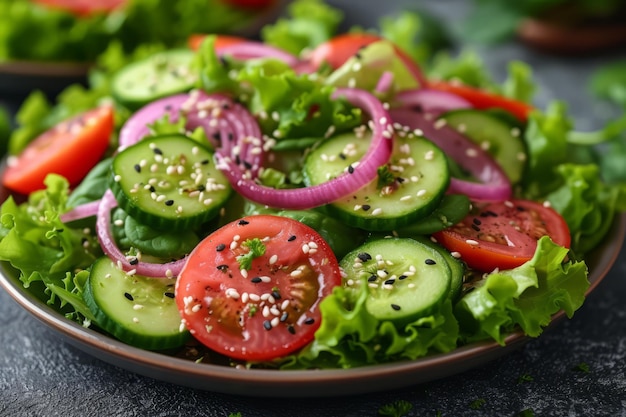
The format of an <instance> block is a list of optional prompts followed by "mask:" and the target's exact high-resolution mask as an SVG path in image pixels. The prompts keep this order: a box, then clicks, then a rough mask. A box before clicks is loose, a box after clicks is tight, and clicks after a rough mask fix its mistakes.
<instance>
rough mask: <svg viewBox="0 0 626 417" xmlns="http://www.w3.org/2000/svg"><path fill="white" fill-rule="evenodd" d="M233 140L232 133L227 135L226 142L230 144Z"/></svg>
mask: <svg viewBox="0 0 626 417" xmlns="http://www.w3.org/2000/svg"><path fill="white" fill-rule="evenodd" d="M233 139H235V136H234V135H233V134H232V133H228V141H229V142H232V141H233Z"/></svg>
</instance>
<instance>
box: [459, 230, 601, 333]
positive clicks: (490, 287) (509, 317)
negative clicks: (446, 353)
mask: <svg viewBox="0 0 626 417" xmlns="http://www.w3.org/2000/svg"><path fill="white" fill-rule="evenodd" d="M567 254H568V250H567V249H565V248H563V247H561V246H559V245H556V244H555V243H553V242H552V240H550V238H548V237H542V238H541V239H540V240H539V242H538V245H537V250H536V252H535V255H534V257H533V258H532V259H531V260H530V261H528V262H526V263H525V264H523V265H521V266H519V267H517V268H514V269H511V270H506V271H499V272H493V273H491V274H489V275H487V276H486V277H485V278H483V279H482V280H481V281H479V282H478V283H477V285H476V288H475V289H474V290H473V291H471V292H470V293H468V294H466V295H464V296H463V298H461V300H460V301H459V302H458V303H457V304H456V306H455V310H454V313H455V316H456V317H457V318H458V320H459V324H460V328H461V335H462V338H463V340H464V341H475V340H483V339H486V338H492V339H494V340H496V341H497V342H498V343H500V344H504V339H505V337H506V336H507V334H509V332H511V331H512V330H513V329H514V328H515V326H519V327H520V328H521V329H522V330H523V331H524V333H525V334H527V335H529V336H531V337H537V336H539V335H540V334H541V333H542V331H543V328H544V327H545V326H547V325H548V324H549V323H550V321H551V319H552V315H553V314H555V313H556V312H558V311H559V310H563V311H564V312H565V314H566V315H567V316H568V317H572V316H573V314H574V312H575V311H576V310H577V309H578V308H579V307H580V306H581V305H582V303H583V301H584V298H585V292H586V291H587V289H588V288H589V281H588V280H587V266H586V265H585V263H584V262H577V261H569V262H567V263H563V262H564V261H565V259H566V257H567Z"/></svg>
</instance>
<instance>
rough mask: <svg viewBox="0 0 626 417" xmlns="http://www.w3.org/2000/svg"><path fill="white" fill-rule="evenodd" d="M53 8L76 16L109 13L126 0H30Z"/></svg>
mask: <svg viewBox="0 0 626 417" xmlns="http://www.w3.org/2000/svg"><path fill="white" fill-rule="evenodd" d="M32 1H33V2H34V3H38V4H41V5H44V6H46V7H50V8H53V9H59V10H64V11H67V12H70V13H73V14H75V15H78V16H88V15H92V14H96V13H110V12H112V11H113V10H115V9H117V8H118V7H121V6H123V5H124V4H126V2H127V1H128V0H32Z"/></svg>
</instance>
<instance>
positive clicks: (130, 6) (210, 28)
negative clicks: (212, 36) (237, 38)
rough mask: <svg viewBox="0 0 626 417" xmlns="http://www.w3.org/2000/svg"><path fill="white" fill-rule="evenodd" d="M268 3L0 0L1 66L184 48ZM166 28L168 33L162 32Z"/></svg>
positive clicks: (246, 20)
mask: <svg viewBox="0 0 626 417" xmlns="http://www.w3.org/2000/svg"><path fill="white" fill-rule="evenodd" d="M275 4H276V2H275V1H273V0H188V1H184V2H172V1H152V0H2V1H0V26H1V27H2V31H1V32H0V62H2V61H19V60H28V61H58V62H64V61H70V62H93V61H94V60H95V59H96V58H97V57H98V56H99V55H100V54H101V53H102V52H103V51H105V50H106V49H107V48H109V47H121V48H123V49H124V50H125V51H127V52H129V51H132V50H135V49H137V48H144V47H145V45H146V44H147V45H151V44H162V45H166V46H168V47H173V46H176V45H181V44H184V42H185V41H186V40H187V37H188V36H189V35H190V34H192V33H196V32H199V33H233V32H237V31H240V32H241V31H244V30H245V29H246V27H247V26H248V25H250V24H251V23H254V21H255V19H257V18H258V16H259V15H262V14H263V13H265V12H266V11H267V10H269V9H270V8H271V7H274V6H275ZM164 27H167V28H168V29H167V30H163V28H164Z"/></svg>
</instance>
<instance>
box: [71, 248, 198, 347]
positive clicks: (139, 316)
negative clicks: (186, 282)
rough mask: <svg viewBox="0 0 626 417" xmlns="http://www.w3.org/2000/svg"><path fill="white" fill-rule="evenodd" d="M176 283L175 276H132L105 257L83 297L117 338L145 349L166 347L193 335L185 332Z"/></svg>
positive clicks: (96, 265) (95, 267) (96, 264)
mask: <svg viewBox="0 0 626 417" xmlns="http://www.w3.org/2000/svg"><path fill="white" fill-rule="evenodd" d="M175 283H176V279H175V278H148V277H143V276H140V275H128V274H127V273H125V272H124V271H122V270H121V269H119V268H117V266H116V265H115V263H114V262H113V261H112V260H111V259H109V258H108V257H102V258H99V259H97V260H96V261H95V262H94V264H93V266H92V267H91V272H90V274H89V278H88V279H87V283H86V285H85V291H84V293H83V297H84V299H85V303H86V304H87V306H88V307H89V309H90V310H91V312H92V313H93V314H94V316H95V318H96V323H97V324H98V326H100V327H101V328H102V329H103V330H105V331H107V332H108V333H110V334H111V335H113V336H115V337H116V338H117V339H119V340H121V341H123V342H124V343H128V344H129V345H132V346H136V347H139V348H142V349H147V350H166V349H171V348H175V347H179V346H182V345H183V344H184V343H185V342H186V341H187V339H188V338H189V332H188V331H186V330H182V331H181V318H180V313H179V312H178V307H177V305H176V301H175V300H174V285H175Z"/></svg>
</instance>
